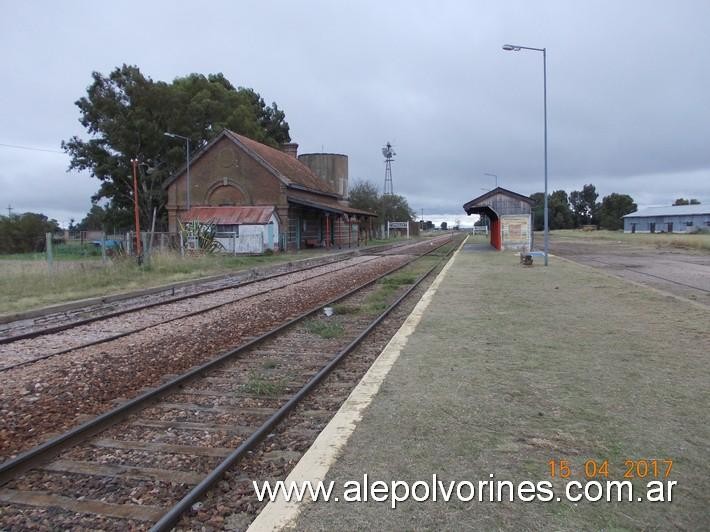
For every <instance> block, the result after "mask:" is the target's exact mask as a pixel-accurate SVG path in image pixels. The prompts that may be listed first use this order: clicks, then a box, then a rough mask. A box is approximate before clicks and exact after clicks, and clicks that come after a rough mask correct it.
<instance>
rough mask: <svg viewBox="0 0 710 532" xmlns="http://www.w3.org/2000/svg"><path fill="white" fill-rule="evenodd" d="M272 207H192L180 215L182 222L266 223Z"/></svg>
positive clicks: (272, 209) (272, 210)
mask: <svg viewBox="0 0 710 532" xmlns="http://www.w3.org/2000/svg"><path fill="white" fill-rule="evenodd" d="M273 212H274V208H273V207H271V206H267V207H192V208H191V209H190V210H189V211H188V212H186V213H185V214H182V215H180V219H181V220H182V221H183V222H201V223H214V224H219V225H244V224H247V225H249V224H254V225H259V224H268V223H269V219H270V218H271V214H272V213H273Z"/></svg>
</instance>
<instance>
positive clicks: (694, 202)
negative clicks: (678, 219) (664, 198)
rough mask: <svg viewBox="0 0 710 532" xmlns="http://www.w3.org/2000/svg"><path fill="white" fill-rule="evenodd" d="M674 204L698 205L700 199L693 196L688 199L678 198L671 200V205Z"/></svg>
mask: <svg viewBox="0 0 710 532" xmlns="http://www.w3.org/2000/svg"><path fill="white" fill-rule="evenodd" d="M676 205H700V201H699V200H697V199H695V198H691V199H689V200H687V199H685V198H678V199H677V200H675V201H674V202H673V206H674V207H675V206H676Z"/></svg>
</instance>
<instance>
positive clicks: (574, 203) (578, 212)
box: [569, 184, 599, 227]
mask: <svg viewBox="0 0 710 532" xmlns="http://www.w3.org/2000/svg"><path fill="white" fill-rule="evenodd" d="M598 197H599V194H597V189H596V187H595V186H594V185H592V184H589V185H584V186H583V187H582V190H573V191H572V192H570V195H569V203H570V206H571V207H572V213H573V215H574V223H575V227H580V226H582V225H588V224H594V223H597V221H598V220H597V218H598V216H597V215H598V211H599V204H598V203H597V198H598Z"/></svg>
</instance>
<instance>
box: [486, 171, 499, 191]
mask: <svg viewBox="0 0 710 532" xmlns="http://www.w3.org/2000/svg"><path fill="white" fill-rule="evenodd" d="M483 175H489V176H491V177H495V178H496V188H498V176H497V175H495V174H483Z"/></svg>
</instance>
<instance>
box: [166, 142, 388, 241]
mask: <svg viewBox="0 0 710 532" xmlns="http://www.w3.org/2000/svg"><path fill="white" fill-rule="evenodd" d="M297 149H298V144H295V143H289V144H285V145H283V146H282V147H281V149H276V148H272V147H270V146H266V145H265V144H261V143H259V142H256V141H255V140H252V139H250V138H247V137H245V136H243V135H238V134H237V133H234V132H233V131H230V130H224V131H223V132H222V133H221V134H219V135H218V136H217V137H216V138H215V139H213V140H212V141H211V142H210V143H209V144H207V145H206V146H205V147H204V148H203V149H202V150H200V151H199V152H198V153H196V154H195V155H194V156H193V157H192V160H191V161H190V207H191V208H190V209H189V210H188V209H187V172H186V168H182V169H181V170H180V171H178V172H177V173H176V174H175V175H173V176H171V177H170V178H169V179H167V180H166V181H165V183H163V187H164V188H165V189H167V194H168V203H167V211H168V225H169V230H170V232H177V231H178V220H180V221H181V222H183V223H185V222H191V221H200V222H203V223H204V222H206V221H208V220H215V222H213V223H217V231H218V232H221V231H222V230H228V231H229V232H230V233H231V234H235V235H238V236H236V237H235V239H236V240H237V241H238V240H239V239H240V238H242V237H241V233H240V232H239V229H240V227H241V228H242V232H243V230H244V229H245V228H247V227H249V228H254V227H257V226H259V225H268V226H270V227H268V228H265V229H264V231H263V235H265V236H264V237H263V248H264V249H268V248H271V249H278V250H285V249H303V248H306V247H331V246H335V247H354V246H358V245H359V244H360V242H362V241H364V240H365V239H367V238H368V237H369V231H370V229H371V228H370V220H371V218H373V217H374V216H375V215H374V214H373V213H370V212H367V211H363V210H359V209H355V208H352V207H350V205H349V203H348V202H347V200H346V197H347V191H348V158H347V156H346V155H341V154H330V153H315V154H306V155H301V156H298V154H297ZM254 207H260V208H259V209H255V208H254ZM266 212H269V213H273V216H269V215H266V214H265V213H266ZM212 214H213V215H214V216H212ZM252 218H254V219H253V220H252ZM257 232H258V231H257ZM252 234H256V233H254V231H252ZM266 235H272V237H271V238H269V237H268V236H266ZM235 249H236V248H235Z"/></svg>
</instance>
